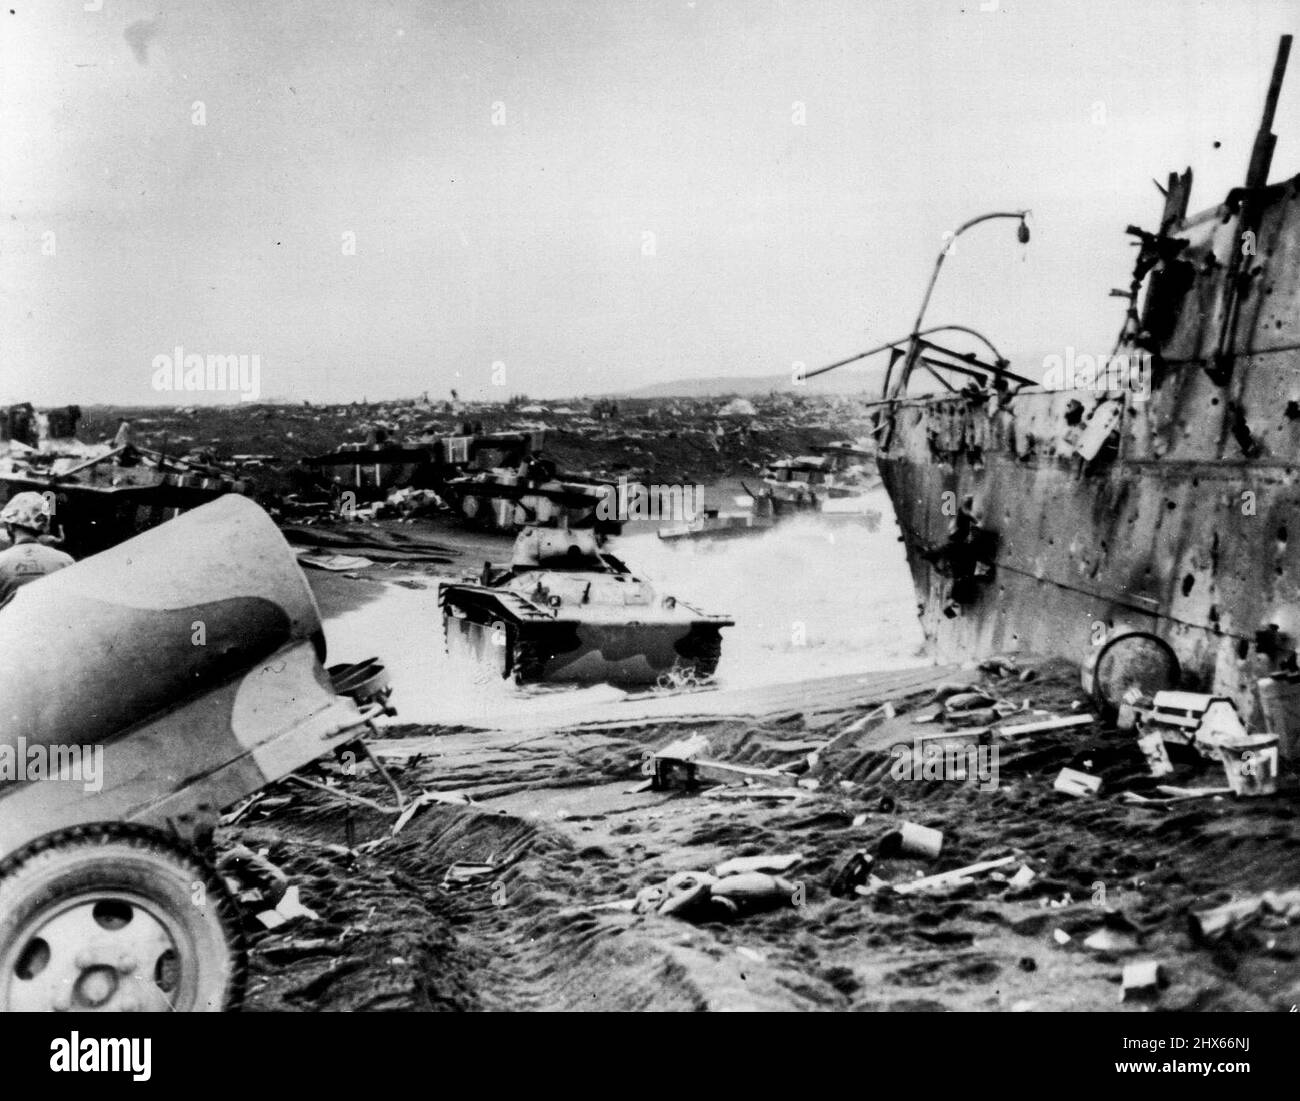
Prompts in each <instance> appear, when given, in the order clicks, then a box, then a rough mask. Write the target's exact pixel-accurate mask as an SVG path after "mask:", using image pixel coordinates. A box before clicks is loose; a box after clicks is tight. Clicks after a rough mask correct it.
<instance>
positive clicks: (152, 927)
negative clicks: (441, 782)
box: [0, 495, 400, 1011]
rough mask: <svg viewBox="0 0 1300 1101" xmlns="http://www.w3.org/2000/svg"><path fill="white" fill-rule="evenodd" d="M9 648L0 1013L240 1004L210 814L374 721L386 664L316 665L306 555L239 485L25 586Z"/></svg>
mask: <svg viewBox="0 0 1300 1101" xmlns="http://www.w3.org/2000/svg"><path fill="white" fill-rule="evenodd" d="M0 654H3V655H4V658H3V661H0V698H3V700H4V706H3V708H0V853H2V854H4V855H3V858H2V859H0V1009H3V1010H49V1009H54V1010H60V1009H62V1010H68V1009H75V1010H95V1011H114V1010H132V1009H135V1010H221V1009H229V1008H235V1007H237V1006H238V1005H239V1002H240V999H241V997H242V994H243V984H244V975H245V969H246V964H245V949H244V942H243V934H242V932H241V926H240V919H239V914H238V911H237V907H236V904H235V902H234V901H233V899H232V898H231V895H230V893H229V891H228V888H227V886H226V883H225V882H224V880H223V878H222V876H221V875H220V874H219V873H218V872H217V871H216V870H215V869H214V867H213V864H212V861H211V859H210V856H209V855H208V854H209V853H210V852H211V838H212V833H213V830H214V827H215V826H216V824H217V822H218V816H219V815H220V813H221V811H222V810H223V808H227V807H230V806H232V805H233V804H235V803H237V802H239V801H240V800H242V799H245V798H246V797H247V796H249V795H251V794H253V793H255V792H258V791H259V790H260V789H262V788H264V787H265V786H266V785H268V784H271V783H273V782H275V781H277V780H279V779H281V778H282V777H285V776H287V775H289V774H290V773H292V772H293V771H294V770H296V769H298V768H300V767H302V766H304V765H306V764H307V763H309V762H311V761H313V760H315V759H317V758H319V757H321V756H322V755H324V754H327V753H329V752H330V751H331V750H335V749H338V748H339V747H341V746H344V745H346V744H348V743H350V742H355V741H357V740H358V739H360V738H361V736H362V735H363V734H364V733H366V732H367V731H369V730H370V729H371V724H372V722H373V720H374V719H375V718H377V717H378V716H379V715H380V714H381V713H384V712H386V711H389V708H388V705H387V702H386V699H387V688H386V678H385V676H384V673H383V669H382V667H381V666H379V665H378V663H376V662H370V663H365V664H364V666H360V667H358V666H350V667H346V668H335V669H333V670H331V671H329V672H327V671H326V670H325V668H324V667H323V664H322V663H323V661H324V658H325V640H324V635H323V632H322V629H321V621H320V615H319V612H318V610H317V607H316V602H315V600H314V598H313V596H312V594H311V591H310V590H309V589H308V587H307V584H306V582H305V580H304V578H303V575H302V572H301V571H300V570H299V569H298V566H297V564H296V562H295V560H294V555H293V553H292V552H291V551H290V549H289V547H288V546H287V545H286V543H285V541H284V538H283V536H281V534H280V533H279V532H278V531H277V530H276V527H275V525H274V524H273V523H272V521H271V519H270V518H269V517H268V516H267V515H266V513H264V512H263V511H262V510H261V509H260V508H259V507H258V506H257V505H255V504H254V503H253V502H252V501H250V500H248V499H247V498H244V497H240V496H238V495H227V496H225V497H222V498H221V499H220V500H218V501H215V502H212V503H210V504H206V505H203V506H200V507H199V508H196V509H194V510H193V511H191V512H188V513H187V514H185V515H184V516H182V517H180V518H179V519H176V520H173V521H171V522H169V523H168V524H166V525H163V526H161V527H159V528H156V529H154V530H151V531H148V532H145V533H144V534H142V535H139V536H137V537H135V538H134V539H131V540H130V541H128V542H127V543H125V544H122V545H120V546H118V547H115V548H113V549H111V550H107V551H105V552H103V553H102V554H99V555H96V556H94V557H92V558H90V559H87V560H85V561H83V562H80V563H78V564H76V565H74V566H71V567H69V568H67V569H65V570H62V571H60V572H59V573H57V574H52V575H50V576H49V577H46V578H43V579H42V580H41V581H40V582H39V583H36V584H31V585H28V586H25V587H24V588H22V589H20V590H19V591H18V593H17V595H16V596H15V597H14V599H13V601H12V602H11V603H10V604H9V605H8V606H7V607H6V608H5V609H4V612H3V614H0ZM362 746H364V742H362ZM33 766H35V767H33ZM399 798H400V797H399Z"/></svg>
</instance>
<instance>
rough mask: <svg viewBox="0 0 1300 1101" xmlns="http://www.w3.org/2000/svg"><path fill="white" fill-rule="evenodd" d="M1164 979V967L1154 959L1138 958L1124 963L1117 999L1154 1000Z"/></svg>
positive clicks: (1123, 1000)
mask: <svg viewBox="0 0 1300 1101" xmlns="http://www.w3.org/2000/svg"><path fill="white" fill-rule="evenodd" d="M1164 979H1165V976H1164V969H1163V968H1162V967H1161V966H1160V964H1159V963H1158V962H1157V961H1156V960H1139V961H1136V962H1134V963H1130V964H1126V965H1125V967H1124V972H1123V975H1122V976H1121V979H1120V995H1119V1000H1120V1001H1121V1002H1128V1001H1134V1000H1138V999H1147V1000H1154V999H1156V998H1158V997H1159V996H1160V988H1161V986H1162V985H1164Z"/></svg>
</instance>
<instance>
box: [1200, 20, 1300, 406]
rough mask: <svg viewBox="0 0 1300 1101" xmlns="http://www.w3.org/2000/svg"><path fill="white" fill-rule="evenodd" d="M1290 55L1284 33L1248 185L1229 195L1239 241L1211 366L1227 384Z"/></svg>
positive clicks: (1232, 258)
mask: <svg viewBox="0 0 1300 1101" xmlns="http://www.w3.org/2000/svg"><path fill="white" fill-rule="evenodd" d="M1290 55H1291V36H1290V35H1289V34H1284V35H1283V36H1282V38H1281V40H1280V41H1279V42H1278V44H1277V57H1276V59H1275V60H1274V62H1273V76H1272V79H1271V80H1270V81H1269V84H1268V95H1267V96H1266V97H1265V99H1264V114H1263V116H1262V117H1261V118H1260V122H1259V131H1258V132H1257V133H1256V134H1255V144H1254V147H1253V148H1252V149H1251V151H1250V165H1249V167H1248V168H1247V169H1246V182H1245V185H1244V186H1243V187H1241V188H1239V189H1238V190H1236V191H1234V192H1233V194H1232V195H1230V196H1229V202H1231V201H1232V199H1233V198H1234V197H1235V198H1236V199H1237V201H1238V203H1239V207H1238V215H1237V235H1236V239H1237V242H1238V244H1237V247H1234V248H1233V250H1232V253H1231V256H1230V258H1229V260H1228V270H1227V272H1226V274H1225V278H1224V289H1225V294H1226V296H1227V301H1226V302H1225V304H1224V311H1223V326H1222V328H1221V329H1220V330H1219V340H1218V344H1217V345H1216V347H1215V352H1214V362H1213V364H1212V365H1211V367H1210V377H1211V378H1212V379H1214V381H1215V382H1217V383H1218V384H1219V385H1220V386H1225V385H1227V382H1228V379H1229V378H1230V377H1231V375H1232V366H1233V360H1234V358H1235V352H1234V351H1233V348H1234V346H1235V344H1236V332H1237V319H1238V315H1239V314H1240V306H1241V293H1242V291H1243V290H1244V289H1245V281H1246V279H1247V278H1249V274H1250V273H1249V272H1247V271H1246V270H1244V265H1243V261H1244V259H1245V255H1246V250H1245V249H1244V248H1242V247H1241V246H1242V244H1244V242H1245V240H1247V238H1246V234H1247V233H1249V234H1250V235H1251V237H1252V238H1253V237H1254V236H1255V235H1256V234H1257V233H1258V232H1259V222H1260V217H1261V215H1262V214H1263V210H1264V203H1263V195H1262V192H1263V190H1264V188H1265V187H1267V186H1268V172H1269V169H1270V168H1271V167H1272V164H1273V150H1274V148H1275V147H1276V146H1277V135H1276V134H1274V133H1273V115H1274V113H1275V112H1276V110H1277V101H1278V97H1279V95H1281V92H1282V78H1283V76H1285V75H1286V64H1287V59H1288V58H1289V57H1290Z"/></svg>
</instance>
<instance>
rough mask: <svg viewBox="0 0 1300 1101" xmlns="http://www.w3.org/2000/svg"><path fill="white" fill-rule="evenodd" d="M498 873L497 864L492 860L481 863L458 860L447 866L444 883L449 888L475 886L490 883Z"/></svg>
mask: <svg viewBox="0 0 1300 1101" xmlns="http://www.w3.org/2000/svg"><path fill="white" fill-rule="evenodd" d="M497 875H498V869H497V866H496V865H495V864H494V863H492V862H491V861H490V860H487V861H482V862H480V863H472V862H468V861H463V860H458V861H456V862H455V863H454V864H451V865H449V866H448V867H447V871H446V872H445V873H444V874H443V877H442V885H443V887H444V888H446V889H447V890H455V889H456V888H458V887H474V886H477V885H480V884H483V883H490V882H491V881H492V880H493V879H494V878H495V877H496V876H497Z"/></svg>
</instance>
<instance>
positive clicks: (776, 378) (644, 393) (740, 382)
mask: <svg viewBox="0 0 1300 1101" xmlns="http://www.w3.org/2000/svg"><path fill="white" fill-rule="evenodd" d="M884 378H885V368H884V365H883V364H881V365H879V366H876V365H873V366H871V367H867V368H861V367H855V366H850V367H840V368H839V369H837V370H834V371H829V372H827V373H826V374H824V375H819V376H818V377H817V378H810V379H808V381H807V382H805V383H804V384H803V385H801V386H796V385H794V384H793V383H792V382H791V379H790V376H789V375H788V374H786V375H737V376H735V377H720V378H681V379H674V380H672V381H670V382H654V383H651V384H650V385H648V386H641V387H638V388H637V389H635V390H625V391H622V392H621V393H617V394H612V395H607V396H611V397H618V398H711V397H725V396H727V395H729V394H738V395H740V396H741V397H754V396H758V395H762V394H769V393H771V392H772V391H773V390H782V391H789V392H790V393H805V394H861V393H862V392H863V391H868V392H870V393H871V394H872V395H877V394H878V393H879V391H880V386H881V383H882V382H883V381H884Z"/></svg>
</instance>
